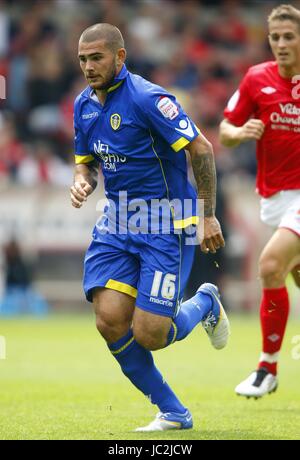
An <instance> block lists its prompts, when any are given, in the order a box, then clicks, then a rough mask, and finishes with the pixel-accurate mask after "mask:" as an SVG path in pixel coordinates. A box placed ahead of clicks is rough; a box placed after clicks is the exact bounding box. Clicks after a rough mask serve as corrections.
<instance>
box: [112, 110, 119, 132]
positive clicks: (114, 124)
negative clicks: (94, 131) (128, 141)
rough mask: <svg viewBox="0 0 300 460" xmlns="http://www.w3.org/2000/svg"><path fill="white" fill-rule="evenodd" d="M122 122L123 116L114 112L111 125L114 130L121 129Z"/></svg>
mask: <svg viewBox="0 0 300 460" xmlns="http://www.w3.org/2000/svg"><path fill="white" fill-rule="evenodd" d="M120 124H121V116H120V115H119V114H118V113H113V114H112V116H111V117H110V126H111V127H112V129H113V130H114V131H117V129H119V127H120Z"/></svg>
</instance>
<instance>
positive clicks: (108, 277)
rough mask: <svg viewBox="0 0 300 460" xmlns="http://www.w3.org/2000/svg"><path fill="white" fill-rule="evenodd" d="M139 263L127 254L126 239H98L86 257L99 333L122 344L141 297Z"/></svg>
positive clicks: (88, 286)
mask: <svg viewBox="0 0 300 460" xmlns="http://www.w3.org/2000/svg"><path fill="white" fill-rule="evenodd" d="M139 267H140V265H139V262H138V261H137V259H136V258H135V257H133V255H131V254H129V253H128V252H127V251H126V237H125V236H118V235H108V236H102V235H98V236H96V237H95V238H94V239H93V241H92V243H91V245H90V247H89V248H88V251H87V253H86V257H85V263H84V281H83V284H84V290H85V294H86V297H87V300H88V301H92V302H93V305H94V310H95V314H96V323H97V328H98V330H99V332H100V333H101V334H102V335H103V337H104V338H105V339H106V340H109V341H111V340H113V341H114V340H118V338H120V337H119V335H120V334H121V336H122V334H123V335H124V333H126V332H127V331H128V328H129V327H130V324H131V321H132V315H133V309H134V304H135V298H136V296H137V282H138V273H139Z"/></svg>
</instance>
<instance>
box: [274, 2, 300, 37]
mask: <svg viewBox="0 0 300 460" xmlns="http://www.w3.org/2000/svg"><path fill="white" fill-rule="evenodd" d="M271 21H292V22H294V23H295V24H297V25H298V28H299V32H300V10H297V8H295V7H294V6H292V5H279V6H277V7H276V8H274V9H273V10H272V11H271V14H270V16H269V17H268V24H269V25H270V22H271Z"/></svg>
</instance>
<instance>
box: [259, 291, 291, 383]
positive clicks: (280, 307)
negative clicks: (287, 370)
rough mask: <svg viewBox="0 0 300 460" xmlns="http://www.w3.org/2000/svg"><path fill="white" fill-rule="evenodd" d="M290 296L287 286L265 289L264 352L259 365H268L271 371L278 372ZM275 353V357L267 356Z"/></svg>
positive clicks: (263, 305)
mask: <svg viewBox="0 0 300 460" xmlns="http://www.w3.org/2000/svg"><path fill="white" fill-rule="evenodd" d="M288 314H289V297H288V292H287V289H286V287H282V288H278V289H263V297H262V301H261V305H260V324H261V330H262V338H263V354H262V357H261V360H260V362H259V367H266V368H267V369H268V371H269V372H271V373H272V374H274V375H276V374H277V356H276V355H274V354H275V353H278V352H279V350H280V348H281V344H282V340H283V336H284V332H285V327H286V323H287V319H288ZM265 354H268V355H274V356H273V357H269V356H266V355H265Z"/></svg>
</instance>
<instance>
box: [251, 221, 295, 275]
mask: <svg viewBox="0 0 300 460" xmlns="http://www.w3.org/2000/svg"><path fill="white" fill-rule="evenodd" d="M299 256H300V238H299V236H298V235H296V234H295V233H294V232H292V231H291V230H289V229H286V228H278V229H277V230H276V232H275V233H274V234H273V236H272V237H271V239H270V240H269V241H268V243H267V244H266V246H265V247H264V249H263V251H262V254H261V257H260V261H259V263H260V270H261V271H263V270H264V269H266V270H267V269H268V266H270V267H271V269H272V267H274V270H275V271H276V270H279V271H281V272H282V273H283V274H284V276H286V275H287V274H288V273H289V272H290V271H291V270H292V269H293V268H294V267H295V265H296V264H297V260H299ZM266 267H267V268H266ZM271 269H270V270H271Z"/></svg>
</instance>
